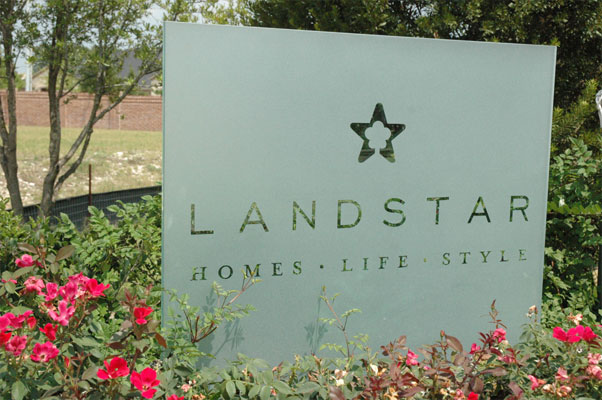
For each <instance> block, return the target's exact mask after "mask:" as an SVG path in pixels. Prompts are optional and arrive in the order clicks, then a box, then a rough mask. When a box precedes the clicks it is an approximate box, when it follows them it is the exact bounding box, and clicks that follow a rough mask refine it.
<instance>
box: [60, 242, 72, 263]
mask: <svg viewBox="0 0 602 400" xmlns="http://www.w3.org/2000/svg"><path fill="white" fill-rule="evenodd" d="M74 252H75V247H74V246H73V245H71V244H70V245H68V246H65V247H62V248H61V249H60V250H59V251H58V252H57V253H56V261H61V260H64V259H65V258H69V257H71V256H72V255H73V253H74Z"/></svg>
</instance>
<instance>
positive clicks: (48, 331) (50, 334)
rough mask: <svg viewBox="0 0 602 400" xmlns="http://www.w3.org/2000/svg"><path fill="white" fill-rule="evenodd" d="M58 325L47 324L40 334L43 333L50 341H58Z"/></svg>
mask: <svg viewBox="0 0 602 400" xmlns="http://www.w3.org/2000/svg"><path fill="white" fill-rule="evenodd" d="M57 328H58V325H52V324H50V323H48V324H46V325H45V326H44V327H43V328H40V332H42V333H43V334H44V335H46V337H47V338H48V339H50V340H55V339H56V329H57Z"/></svg>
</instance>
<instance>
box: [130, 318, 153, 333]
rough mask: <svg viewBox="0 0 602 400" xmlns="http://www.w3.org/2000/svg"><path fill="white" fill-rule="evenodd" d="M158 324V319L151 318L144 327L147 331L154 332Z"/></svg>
mask: <svg viewBox="0 0 602 400" xmlns="http://www.w3.org/2000/svg"><path fill="white" fill-rule="evenodd" d="M128 322H129V321H128ZM130 324H131V322H130ZM159 324H160V322H159V320H156V319H151V320H150V321H148V323H147V324H146V329H147V330H148V332H151V333H152V332H155V331H156V330H157V327H158V326H159Z"/></svg>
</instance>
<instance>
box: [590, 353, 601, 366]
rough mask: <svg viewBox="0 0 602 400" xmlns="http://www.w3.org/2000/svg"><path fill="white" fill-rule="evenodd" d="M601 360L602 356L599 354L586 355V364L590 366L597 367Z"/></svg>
mask: <svg viewBox="0 0 602 400" xmlns="http://www.w3.org/2000/svg"><path fill="white" fill-rule="evenodd" d="M601 358H602V354H600V353H588V355H587V362H588V363H589V364H590V365H598V363H599V362H600V359H601Z"/></svg>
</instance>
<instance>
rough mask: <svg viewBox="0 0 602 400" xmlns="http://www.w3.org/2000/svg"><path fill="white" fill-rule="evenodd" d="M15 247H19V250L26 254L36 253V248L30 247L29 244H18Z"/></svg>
mask: <svg viewBox="0 0 602 400" xmlns="http://www.w3.org/2000/svg"><path fill="white" fill-rule="evenodd" d="M17 246H19V249H20V250H21V251H26V252H28V253H33V254H35V253H36V248H35V247H33V246H32V245H30V244H29V243H19V244H18V245H17Z"/></svg>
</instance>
